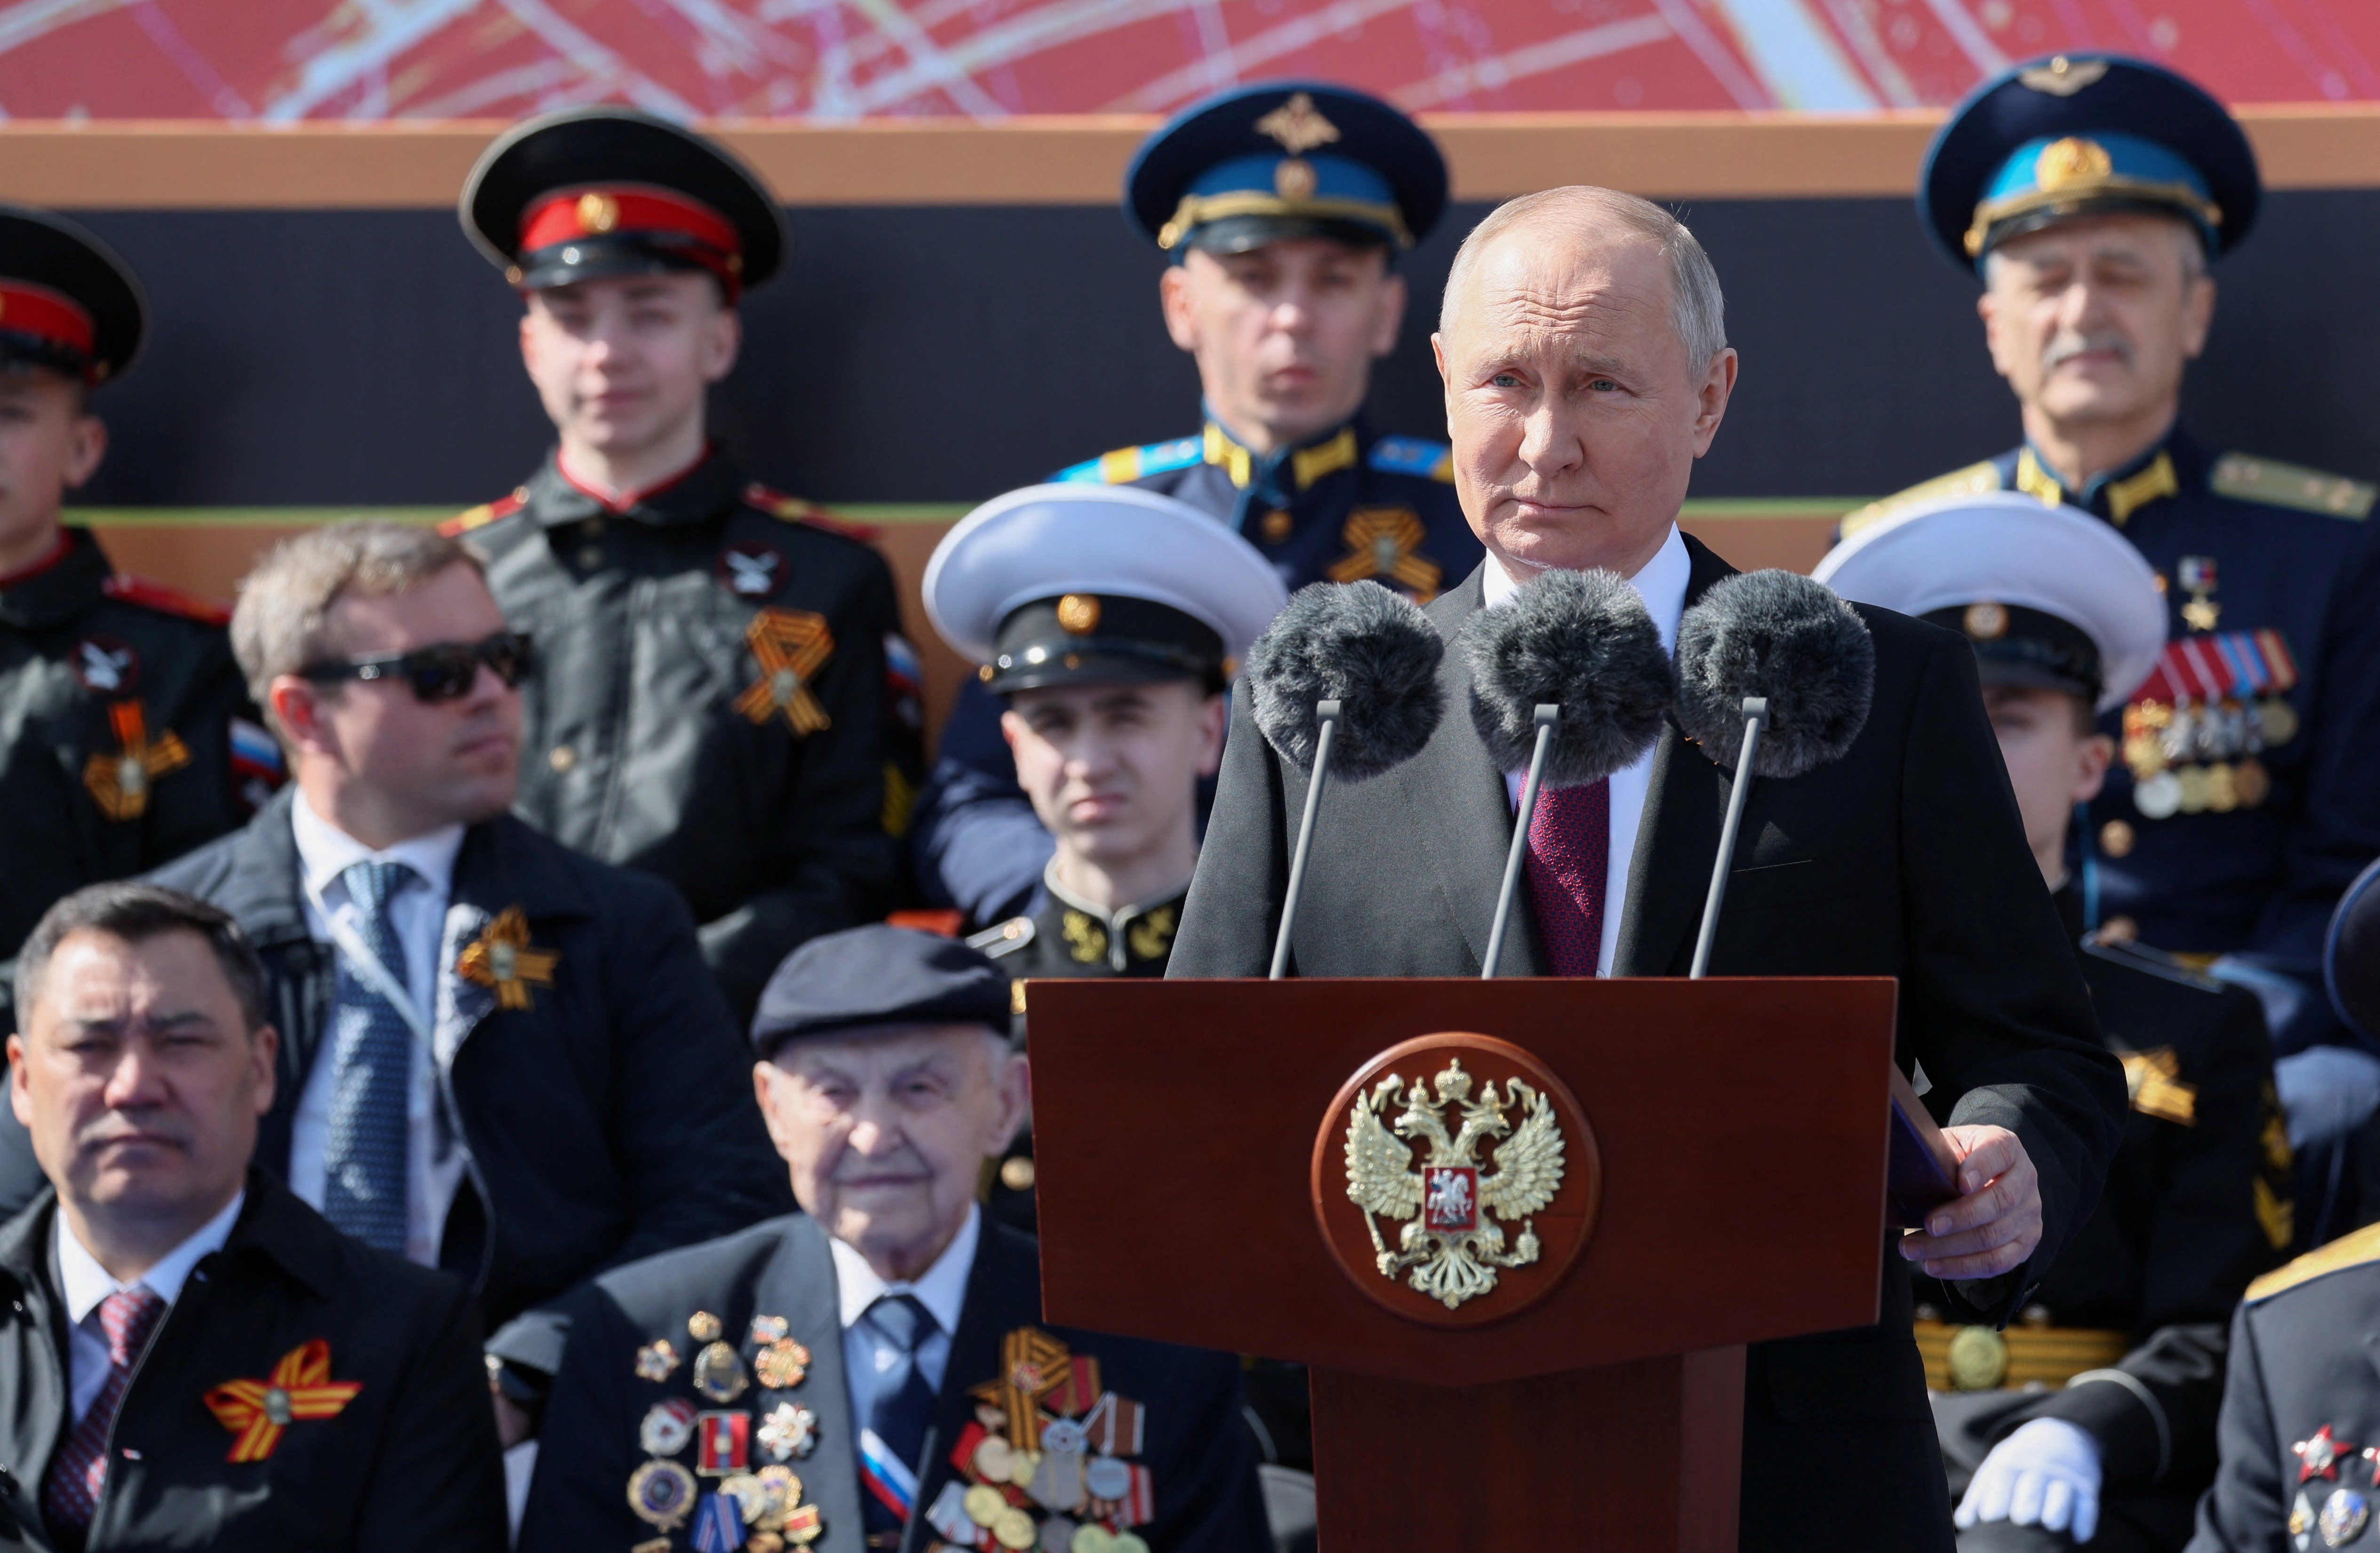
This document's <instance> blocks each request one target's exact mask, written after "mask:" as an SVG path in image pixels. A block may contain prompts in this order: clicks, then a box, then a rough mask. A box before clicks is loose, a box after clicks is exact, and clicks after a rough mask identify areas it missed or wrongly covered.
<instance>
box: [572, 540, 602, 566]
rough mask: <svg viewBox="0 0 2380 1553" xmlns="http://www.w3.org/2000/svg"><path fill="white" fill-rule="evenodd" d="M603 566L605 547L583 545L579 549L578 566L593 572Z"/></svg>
mask: <svg viewBox="0 0 2380 1553" xmlns="http://www.w3.org/2000/svg"><path fill="white" fill-rule="evenodd" d="M578 564H579V565H580V566H581V567H583V568H584V569H586V570H588V571H590V572H591V571H593V570H594V569H595V568H596V567H598V566H601V564H603V547H602V546H601V545H581V546H580V547H579V550H578Z"/></svg>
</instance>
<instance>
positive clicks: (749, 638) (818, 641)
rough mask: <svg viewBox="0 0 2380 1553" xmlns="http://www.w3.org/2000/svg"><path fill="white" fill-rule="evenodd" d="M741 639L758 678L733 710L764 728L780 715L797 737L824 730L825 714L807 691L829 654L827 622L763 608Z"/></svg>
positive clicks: (805, 612)
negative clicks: (756, 666) (747, 649)
mask: <svg viewBox="0 0 2380 1553" xmlns="http://www.w3.org/2000/svg"><path fill="white" fill-rule="evenodd" d="M744 639H745V641H746V642H747V644H748V645H749V646H750V648H751V649H752V660H753V661H754V662H755V663H757V664H759V669H760V677H759V678H758V679H756V680H754V681H753V682H752V683H751V685H750V686H747V687H746V689H745V691H744V693H743V694H742V695H741V696H738V697H737V698H735V710H737V711H739V712H741V713H742V714H743V715H744V716H746V717H747V718H749V719H750V720H751V721H752V722H754V723H756V724H759V725H760V726H763V727H765V726H767V724H768V722H769V721H770V720H771V718H775V717H779V716H782V717H783V718H784V720H785V726H786V727H788V728H791V729H792V730H793V731H794V733H795V735H797V736H801V737H807V736H808V735H809V734H815V733H817V732H818V731H819V730H820V729H821V728H824V727H826V726H827V725H828V722H829V721H830V720H829V718H828V717H827V714H826V709H825V708H823V707H821V706H820V705H819V703H818V698H817V697H815V696H813V695H811V694H810V689H809V683H810V680H811V678H812V676H814V675H815V674H817V673H818V672H819V670H820V669H821V668H824V667H825V666H826V661H827V659H828V657H829V656H830V655H832V653H833V651H834V634H833V633H832V631H830V630H828V629H827V624H826V617H825V616H824V615H821V614H814V613H811V612H809V611H808V610H781V609H764V610H761V611H759V613H755V614H754V615H753V616H752V624H751V625H748V626H747V627H745V631H744Z"/></svg>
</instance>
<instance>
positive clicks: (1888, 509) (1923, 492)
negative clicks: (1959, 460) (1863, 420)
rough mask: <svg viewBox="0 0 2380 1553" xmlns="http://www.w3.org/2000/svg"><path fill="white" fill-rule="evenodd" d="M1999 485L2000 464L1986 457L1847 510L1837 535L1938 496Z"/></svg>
mask: <svg viewBox="0 0 2380 1553" xmlns="http://www.w3.org/2000/svg"><path fill="white" fill-rule="evenodd" d="M1999 488H2000V467H1999V466H1998V465H1997V464H1995V463H1993V462H1992V461H1991V460H1990V459H1988V458H1986V459H1985V460H1984V461H1983V462H1982V463H1980V464H1970V465H1968V466H1967V467H1965V468H1963V469H1953V470H1952V471H1950V472H1949V474H1947V475H1937V476H1935V477H1934V478H1933V479H1929V480H1926V481H1925V482H1924V483H1923V484H1919V485H1913V486H1911V487H1910V488H1909V489H1908V490H1906V491H1898V492H1895V493H1894V494H1892V495H1890V496H1887V497H1886V498H1884V500H1882V501H1880V502H1870V503H1869V504H1867V505H1866V506H1864V507H1862V508H1860V509H1859V511H1857V512H1854V513H1847V514H1845V515H1844V517H1843V520H1842V522H1841V523H1840V525H1839V526H1838V527H1837V531H1836V536H1835V537H1836V538H1837V539H1838V540H1848V539H1850V538H1851V537H1852V535H1853V534H1856V533H1858V532H1859V531H1860V530H1861V529H1863V528H1866V527H1867V526H1868V525H1869V524H1871V523H1874V522H1875V521H1876V519H1877V518H1879V517H1889V516H1892V515H1893V514H1894V513H1897V512H1899V511H1900V510H1901V509H1902V508H1904V507H1911V506H1914V505H1916V504H1918V503H1920V502H1930V501H1932V500H1933V499H1934V498H1935V497H1937V496H1975V495H1980V494H1982V493H1983V492H1984V491H1998V489H1999Z"/></svg>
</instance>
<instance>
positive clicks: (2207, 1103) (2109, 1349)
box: [1815, 494, 2291, 1553]
mask: <svg viewBox="0 0 2380 1553" xmlns="http://www.w3.org/2000/svg"><path fill="white" fill-rule="evenodd" d="M1815 575H1816V576H1818V577H1819V578H1820V580H1822V581H1825V582H1827V583H1828V585H1829V586H1831V587H1832V588H1835V589H1836V590H1837V591H1838V592H1840V593H1841V594H1842V595H1843V596H1844V597H1846V598H1849V599H1854V600H1857V601H1860V602H1863V603H1871V604H1880V605H1883V606H1885V607H1887V608H1891V609H1897V610H1900V611H1903V612H1904V613H1911V614H1916V615H1919V616H1921V617H1923V618H1925V619H1926V620H1929V621H1931V622H1933V623H1934V624H1936V625H1943V626H1945V627H1948V628H1949V629H1951V630H1955V631H1959V632H1961V634H1963V635H1964V636H1966V637H1967V638H1968V639H1969V641H1970V642H1972V643H1973V646H1974V649H1975V655H1976V659H1977V662H1978V667H1979V669H1980V672H1981V678H1982V681H1983V683H1984V685H1985V686H2031V687H2037V688H2044V689H2049V690H2055V691H2060V692H2063V693H2065V694H2068V695H2071V696H2073V697H2075V698H2078V699H2080V700H2082V701H2083V702H2084V703H2085V704H2086V705H2090V706H2094V707H2115V706H2119V705H2122V704H2123V703H2124V701H2125V699H2126V698H2127V697H2128V696H2130V695H2131V693H2132V690H2133V687H2134V686H2136V685H2137V684H2138V683H2139V681H2140V680H2141V679H2142V678H2143V676H2145V675H2147V674H2150V673H2154V672H2155V665H2156V664H2157V663H2158V662H2159V661H2160V654H2161V652H2162V651H2163V648H2164V643H2165V636H2166V633H2165V613H2164V607H2163V605H2162V603H2161V601H2159V599H2158V597H2157V593H2156V588H2155V578H2154V576H2152V574H2151V573H2150V571H2149V569H2148V567H2147V566H2146V565H2145V564H2143V562H2142V560H2141V558H2140V557H2139V556H2138V555H2137V554H2135V553H2133V552H2132V551H2131V549H2130V548H2129V547H2128V546H2126V545H2125V543H2124V542H2123V540H2120V539H2118V538H2117V537H2116V536H2115V535H2114V534H2112V533H2111V532H2109V531H2108V529H2107V528H2106V527H2105V526H2104V525H2101V524H2099V523H2096V522H2094V521H2093V520H2092V519H2091V518H2089V517H2088V516H2084V515H2083V514H2082V513H2079V512H2076V511H2074V510H2073V509H2071V508H2058V507H2047V506H2042V505H2038V504H2035V503H2034V502H2033V501H2031V500H2030V499H2028V498H2027V497H2024V496H2013V495H2005V494H1984V495H1979V496H1949V497H1942V498H1937V499H1936V500H1934V501H1931V502H1925V503H1920V504H1914V505H1913V506H1910V507H1908V508H1905V509H1903V510H1902V511H1900V512H1898V513H1895V514H1892V515H1889V516H1884V517H1882V518H1881V519H1879V520H1878V521H1876V522H1874V523H1870V524H1867V525H1864V526H1863V527H1862V528H1861V529H1860V531H1859V532H1858V533H1856V534H1854V535H1853V536H1852V537H1851V538H1849V539H1848V540H1845V542H1844V543H1843V544H1841V545H1840V546H1838V547H1837V549H1836V550H1835V551H1834V552H1832V553H1830V554H1829V555H1828V557H1827V558H1826V560H1825V561H1823V562H1821V563H1820V564H1819V566H1818V568H1817V571H1816V574H1815ZM2090 888H2092V884H2091V881H2090V870H2089V869H2088V868H2086V869H2085V870H2083V880H2082V881H2081V882H2079V883H2078V882H2076V881H2074V880H2071V879H2070V880H2069V882H2068V883H2067V885H2066V886H2065V887H2063V888H2061V889H2060V890H2058V892H2057V900H2058V908H2059V911H2060V913H2061V915H2062V916H2064V918H2065V920H2066V924H2067V928H2068V931H2069V933H2070V935H2071V936H2072V938H2073V940H2074V942H2075V944H2076V947H2077V952H2078V953H2079V955H2080V957H2081V962H2082V969H2083V979H2084V981H2085V982H2086V983H2088V985H2089V986H2090V989H2091V995H2092V1002H2093V1005H2094V1007H2095V1010H2096V1012H2097V1014H2098V1017H2099V1025H2100V1031H2101V1034H2102V1036H2103V1037H2105V1039H2106V1040H2107V1045H2108V1047H2109V1048H2110V1049H2112V1050H2113V1051H2114V1052H2115V1053H2116V1055H2117V1056H2118V1057H2119V1059H2120V1060H2121V1061H2122V1062H2123V1064H2124V1073H2125V1077H2126V1080H2127V1086H2128V1088H2129V1089H2130V1091H2131V1111H2130V1114H2129V1116H2128V1118H2127V1122H2126V1125H2125V1133H2124V1139H2123V1143H2122V1145H2121V1147H2119V1149H2118V1150H2117V1153H2116V1158H2115V1162H2114V1164H2113V1166H2112V1167H2111V1168H2110V1169H2109V1171H2108V1174H2107V1184H2106V1185H2105V1187H2104V1188H2103V1189H2102V1191H2101V1195H2100V1198H2099V1203H2098V1206H2097V1207H2095V1209H2094V1210H2093V1211H2092V1214H2091V1217H2090V1218H2089V1219H2087V1220H2085V1221H2084V1223H2083V1228H2082V1230H2081V1231H2080V1232H2078V1233H2077V1234H2076V1236H2075V1238H2074V1240H2073V1242H2072V1243H2071V1244H2070V1245H2069V1246H2068V1247H2067V1249H2066V1250H2065V1251H2064V1252H2062V1253H2061V1254H2060V1255H2059V1256H2058V1260H2057V1261H2056V1263H2055V1264H2054V1265H2052V1266H2051V1267H2050V1268H2049V1269H2048V1270H2047V1272H2046V1274H2045V1275H2044V1277H2043V1278H2042V1280H2041V1284H2040V1287H2039V1289H2038V1291H2037V1292H2035V1293H2034V1296H2033V1298H2032V1299H2031V1301H2030V1302H2029V1303H2028V1304H2027V1307H2026V1309H2025V1311H2024V1314H2023V1316H2022V1317H2021V1319H2020V1322H2019V1324H2018V1325H2017V1326H2016V1327H2014V1328H2012V1329H2010V1330H2009V1331H2007V1332H2006V1333H2005V1334H2003V1333H2001V1332H1998V1331H1996V1330H1995V1329H1992V1328H1989V1327H1954V1326H1950V1325H1946V1324H1945V1323H1944V1322H1943V1321H1942V1320H1941V1318H1940V1316H1939V1315H1938V1314H1937V1311H1938V1310H1939V1308H1940V1307H1942V1306H1944V1305H1946V1304H1949V1301H1948V1300H1947V1299H1946V1297H1945V1296H1944V1293H1943V1292H1942V1290H1941V1286H1940V1285H1939V1284H1937V1283H1935V1282H1934V1281H1933V1280H1927V1279H1923V1278H1920V1279H1919V1280H1918V1281H1917V1298H1918V1300H1919V1302H1920V1304H1919V1309H1918V1320H1917V1324H1916V1332H1917V1342H1918V1347H1919V1350H1920V1352H1921V1353H1923V1354H1924V1355H1925V1361H1926V1379H1927V1382H1928V1384H1929V1385H1930V1386H1931V1387H1932V1388H1933V1390H1932V1401H1933V1404H1934V1413H1935V1422H1936V1426H1937V1428H1938V1429H1939V1431H1940V1433H1941V1437H1942V1450H1943V1458H1944V1465H1945V1467H1946V1469H1947V1470H1948V1472H1949V1476H1950V1483H1951V1491H1952V1493H1953V1494H1954V1495H1960V1494H1964V1493H1965V1492H1966V1491H1967V1488H1968V1486H1969V1482H1970V1480H1971V1478H1972V1477H1973V1474H1975V1473H1976V1471H1977V1469H1978V1468H1979V1467H1981V1466H1982V1464H1983V1463H1984V1462H1985V1458H1986V1457H1987V1456H1988V1455H1989V1453H1990V1452H1991V1451H1992V1450H1993V1448H1994V1447H1995V1446H1997V1445H1998V1444H1999V1443H2000V1442H2001V1441H2002V1440H2004V1439H2006V1438H2008V1437H2009V1436H2010V1435H2011V1434H2012V1433H2014V1432H2015V1431H2016V1430H2017V1429H2018V1428H2019V1427H2020V1426H2022V1425H2024V1424H2026V1423H2028V1422H2030V1421H2032V1420H2034V1419H2041V1418H2053V1419H2061V1420H2064V1421H2065V1422H2067V1423H2069V1424H2071V1425H2072V1426H2075V1427H2076V1428H2079V1429H2080V1430H2082V1431H2083V1433H2084V1434H2085V1435H2087V1436H2089V1437H2090V1438H2091V1440H2092V1441H2094V1442H2095V1444H2096V1447H2097V1450H2098V1458H2099V1464H2100V1471H2101V1484H2102V1489H2101V1492H2102V1498H2101V1500H2100V1502H2099V1506H2098V1516H2097V1532H2096V1535H2095V1536H2094V1537H2093V1539H2092V1540H2091V1542H2090V1544H2089V1546H2090V1547H2093V1548H2107V1549H2112V1550H2119V1553H2120V1550H2125V1549H2141V1550H2143V1553H2146V1550H2153V1549H2160V1548H2165V1549H2170V1548H2175V1547H2180V1545H2181V1544H2182V1542H2183V1541H2184V1540H2185V1539H2187V1538H2188V1536H2189V1535H2190V1526H2191V1516H2192V1506H2193V1505H2194V1504H2195V1503H2196V1501H2197V1498H2198V1495H2199V1493H2200V1492H2201V1491H2202V1490H2203V1489H2204V1487H2205V1486H2206V1485H2207V1483H2208V1482H2209V1481H2210V1480H2211V1478H2212V1477H2213V1475H2214V1470H2215V1420H2216V1409H2217V1407H2218V1405H2219V1404H2220V1401H2221V1398H2222V1369H2223V1354H2224V1344H2225V1336H2226V1328H2227V1324H2228V1321H2229V1318H2230V1312H2231V1310H2232V1308H2233V1307H2234V1305H2236V1304H2237V1303H2238V1301H2239V1299H2240V1292H2241V1291H2242V1290H2243V1289H2245V1288H2246V1287H2247V1285H2248V1282H2249V1280H2251V1279H2252V1278H2254V1277H2255V1276H2256V1275H2257V1274H2259V1273H2261V1272H2263V1271H2265V1269H2266V1268H2271V1267H2272V1266H2273V1265H2275V1264H2276V1263H2277V1261H2279V1259H2280V1257H2281V1256H2282V1254H2283V1252H2284V1249H2285V1248H2286V1247H2287V1246H2288V1244H2289V1239H2290V1231H2291V1225H2290V1184H2289V1163H2290V1160H2289V1140H2288V1134H2287V1133H2286V1131H2285V1129H2284V1127H2283V1124H2282V1122H2281V1117H2280V1108H2279V1103H2278V1100H2277V1097H2276V1095H2275V1092H2274V1086H2273V1058H2272V1051H2271V1045H2270V1042H2269V1040H2268V1038H2267V1037H2266V1035H2265V1021H2264V1013H2263V1010H2262V1007H2261V1005H2260V1004H2259V1003H2258V1001H2257V1000H2256V999H2255V997H2254V996H2253V995H2252V994H2251V993H2249V992H2248V991H2246V990H2245V989H2240V988H2237V987H2228V986H2226V985H2225V984H2223V983H2221V982H2218V981H2216V980H2213V979H2212V978H2210V977H2204V976H2202V975H2200V974H2198V973H2197V972H2195V971H2192V970H2191V969H2190V968H2188V967H2187V966H2185V965H2182V964H2181V963H2180V962H2178V961H2176V960H2174V959H2173V958H2172V957H2170V956H2168V955H2164V954H2160V953H2158V952H2156V951H2154V950H2150V949H2147V948H2145V947H2143V946H2141V945H2138V944H2135V943H2131V942H2125V941H2107V940H2103V939H2102V938H2100V937H2098V936H2095V935H2086V933H2085V931H2084V925H2083V917H2084V915H2085V914H2084V906H2083V895H2084V894H2085V893H2086V892H2087V891H2088V890H2089V889H2090ZM1929 1304H1930V1305H1932V1306H1933V1307H1935V1309H1934V1310H1929V1309H1928V1308H1927V1306H1928V1305H1929ZM2045 1387H2046V1388H2049V1389H2046V1390H2045V1389H2042V1388H2045ZM1961 1545H1962V1547H1969V1548H1971V1549H1981V1548H1993V1549H2010V1550H2013V1549H2022V1548H2038V1549H2048V1548H2062V1547H2072V1546H2073V1543H2072V1541H2071V1540H2070V1538H2069V1537H2068V1536H2066V1535H2063V1534H2062V1533H2053V1532H2050V1531H2047V1530H2045V1529H2044V1528H2043V1527H2042V1526H2041V1525H2040V1524H2038V1523H2027V1524H2022V1525H2020V1524H2013V1523H2010V1522H2009V1521H2006V1520H1999V1519H1994V1520H1990V1521H1984V1522H1981V1523H1978V1524H1976V1525H1975V1526H1973V1527H1972V1528H1970V1529H1969V1530H1967V1531H1966V1532H1964V1533H1962V1534H1961Z"/></svg>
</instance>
